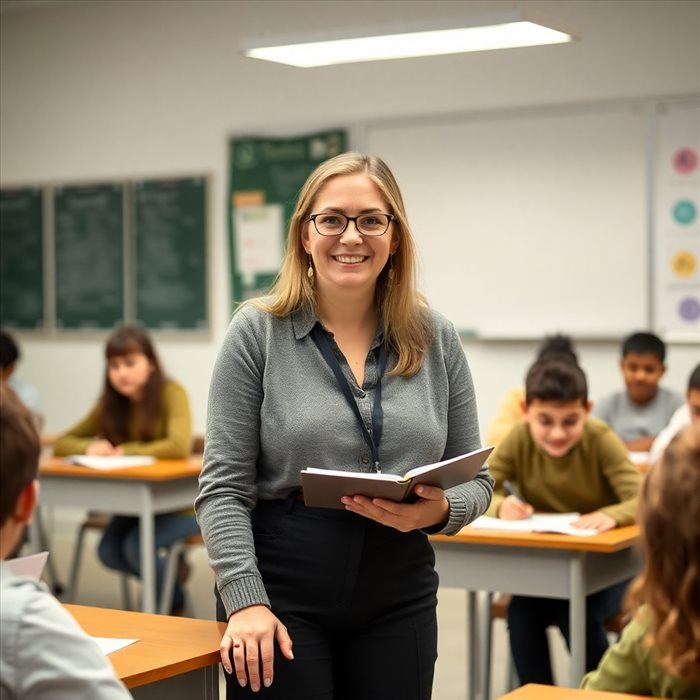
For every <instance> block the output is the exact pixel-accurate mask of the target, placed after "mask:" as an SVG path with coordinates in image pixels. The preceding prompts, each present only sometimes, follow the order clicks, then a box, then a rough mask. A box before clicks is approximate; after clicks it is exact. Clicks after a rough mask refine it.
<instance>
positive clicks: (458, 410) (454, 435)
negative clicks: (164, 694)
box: [195, 306, 493, 615]
mask: <svg viewBox="0 0 700 700" xmlns="http://www.w3.org/2000/svg"><path fill="white" fill-rule="evenodd" d="M431 313H432V319H433V323H434V338H433V341H432V345H431V347H430V349H429V352H428V353H427V354H426V357H425V359H424V362H423V365H422V367H421V369H420V371H419V372H418V373H417V374H415V375H414V376H412V377H389V376H387V375H386V373H385V375H384V378H383V379H382V408H383V411H384V431H383V436H382V440H381V444H380V445H379V457H380V463H381V469H382V471H383V472H386V473H393V474H403V473H404V472H406V471H408V470H409V469H411V468H413V467H416V466H420V465H423V464H430V463H433V462H438V461H440V460H443V459H448V458H450V457H453V456H456V455H459V454H463V453H466V452H470V451H471V450H474V449H477V448H478V447H479V446H480V439H479V426H478V418H477V411H476V401H475V397H474V389H473V385H472V380H471V375H470V372H469V367H468V365H467V360H466V358H465V356H464V351H463V349H462V345H461V343H460V340H459V336H458V335H457V333H456V331H455V329H454V326H453V325H452V324H451V323H450V322H449V321H447V320H446V319H445V318H444V317H443V316H441V315H440V314H438V313H436V312H431ZM317 322H318V319H317V318H316V317H315V316H311V315H309V314H305V313H304V312H302V311H297V312H295V313H293V314H291V315H289V316H287V317H285V318H277V317H274V316H272V315H270V314H267V313H265V312H263V311H260V310H259V309H257V308H255V307H251V306H247V307H244V308H243V309H241V310H240V311H239V312H238V313H236V315H235V316H234V318H233V320H232V321H231V324H230V326H229V328H228V331H227V332H226V336H225V338H224V343H223V346H222V347H221V350H220V351H219V355H218V357H217V360H216V364H215V366H214V371H213V375H212V382H211V387H210V391H209V403H208V410H207V429H206V439H205V445H206V447H205V453H204V464H203V468H202V473H201V476H200V479H199V486H200V492H199V496H198V497H197V500H196V502H195V509H196V511H197V518H198V520H199V524H200V527H201V529H202V533H203V535H204V539H205V542H206V545H207V551H208V553H209V560H210V563H211V565H212V567H213V569H214V572H215V574H216V581H217V585H218V588H219V592H220V593H221V597H222V600H223V603H224V606H225V608H226V611H227V614H228V615H230V614H231V613H233V612H235V611H236V610H239V609H241V608H244V607H247V606H250V605H256V604H263V605H269V600H268V597H267V594H266V593H265V588H264V585H263V581H262V578H261V576H260V573H259V571H258V568H257V560H256V558H255V546H254V543H253V536H252V531H251V524H250V512H251V510H252V509H253V508H254V507H255V503H256V501H257V499H277V498H285V497H286V496H287V495H289V493H290V492H291V491H293V490H295V489H298V488H299V487H300V483H301V480H300V476H299V472H300V470H302V469H305V468H307V467H320V468H322V467H327V468H330V469H347V470H352V471H372V470H373V468H374V467H373V464H372V459H371V453H370V450H369V448H368V446H367V443H366V442H365V440H364V439H363V436H362V434H361V432H360V426H359V425H358V421H357V418H356V416H355V415H354V413H353V411H352V410H351V409H350V407H349V406H348V405H347V403H346V400H345V398H344V396H343V394H342V392H341V390H340V388H339V387H338V384H337V382H336V379H335V377H334V375H333V373H332V371H331V369H330V368H329V367H328V365H327V364H326V362H325V361H324V359H323V357H322V355H321V353H320V351H319V350H318V348H317V347H316V345H315V343H314V341H313V339H312V338H311V336H310V335H309V332H310V331H311V329H312V327H313V326H314V324H315V323H317ZM380 342H381V334H379V333H378V334H377V336H376V337H375V339H374V342H373V345H372V348H374V347H376V346H377V345H378V344H379V343H380ZM331 345H332V347H333V349H334V352H335V353H336V356H337V357H338V359H339V362H340V365H341V368H342V369H343V372H344V374H345V376H346V377H347V379H348V382H349V383H350V387H351V389H352V391H353V394H354V397H355V399H356V401H357V404H358V407H359V408H360V412H361V414H362V417H363V419H364V421H365V424H366V425H367V426H368V427H370V428H371V424H372V421H371V415H372V402H373V398H374V391H375V388H376V386H377V367H376V361H375V354H374V352H371V351H370V353H368V356H367V361H366V366H365V382H364V385H363V386H362V387H359V386H358V385H357V382H356V380H355V378H354V376H353V374H352V372H351V370H350V368H349V366H348V364H347V362H346V361H345V358H344V357H343V355H342V353H341V352H340V350H339V349H338V347H337V345H336V344H335V342H334V341H333V340H332V338H331ZM392 366H393V364H392V359H391V357H390V359H389V366H388V369H387V372H388V370H390V369H391V367H392ZM492 491H493V481H492V479H491V477H490V476H489V474H488V469H487V468H486V467H484V468H483V469H482V471H481V472H480V473H479V475H478V476H477V477H476V479H474V480H473V481H471V482H470V483H468V484H463V485H462V486H458V487H456V488H454V489H450V490H449V491H448V492H447V497H448V500H449V503H450V515H449V520H448V523H447V525H446V526H445V527H444V529H443V530H442V531H441V532H443V533H446V534H454V533H455V532H457V531H458V530H459V529H460V528H462V527H463V526H464V525H465V524H467V523H469V522H471V521H472V520H474V518H476V517H478V516H479V515H481V514H482V513H483V512H484V511H485V510H486V508H487V507H488V505H489V502H490V500H491V494H492Z"/></svg>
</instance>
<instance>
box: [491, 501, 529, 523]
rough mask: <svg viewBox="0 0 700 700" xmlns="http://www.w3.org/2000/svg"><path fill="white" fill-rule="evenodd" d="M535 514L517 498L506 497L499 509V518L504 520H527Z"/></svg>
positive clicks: (526, 504)
mask: <svg viewBox="0 0 700 700" xmlns="http://www.w3.org/2000/svg"><path fill="white" fill-rule="evenodd" d="M534 512H535V510H534V508H533V507H532V506H531V505H530V504H529V503H525V502H524V501H521V500H520V499H519V498H518V497H517V496H506V497H505V498H504V499H503V501H502V503H501V505H500V506H499V507H498V517H499V518H503V520H526V519H527V518H529V517H530V516H531V515H532V514H533V513H534Z"/></svg>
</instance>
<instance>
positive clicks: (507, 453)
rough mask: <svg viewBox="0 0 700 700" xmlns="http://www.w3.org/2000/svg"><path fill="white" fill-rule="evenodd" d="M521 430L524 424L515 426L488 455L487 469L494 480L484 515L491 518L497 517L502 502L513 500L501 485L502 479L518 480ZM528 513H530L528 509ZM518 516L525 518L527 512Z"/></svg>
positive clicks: (525, 428)
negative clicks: (490, 497) (489, 502)
mask: <svg viewBox="0 0 700 700" xmlns="http://www.w3.org/2000/svg"><path fill="white" fill-rule="evenodd" d="M522 430H527V427H526V426H524V427H523V426H516V427H515V428H513V429H512V430H510V431H509V433H508V434H507V435H506V436H505V438H503V440H501V442H499V443H498V445H497V446H496V449H495V450H494V451H493V452H492V453H491V456H490V457H489V470H490V471H491V476H492V477H493V479H494V481H495V485H494V487H493V498H492V499H491V505H490V506H489V507H488V509H487V510H486V515H490V516H491V517H492V518H497V517H499V515H500V514H501V513H500V511H501V506H503V504H504V502H505V501H506V500H507V499H509V500H511V501H512V500H514V498H513V496H509V495H508V492H507V491H506V489H505V487H504V486H503V482H504V481H506V480H507V481H515V482H517V481H518V471H519V470H518V460H519V455H518V453H519V449H518V446H519V444H520V433H521V432H522ZM529 513H530V514H531V513H532V509H530V511H529ZM520 517H522V518H525V517H527V514H525V513H523V514H522V515H521V516H520Z"/></svg>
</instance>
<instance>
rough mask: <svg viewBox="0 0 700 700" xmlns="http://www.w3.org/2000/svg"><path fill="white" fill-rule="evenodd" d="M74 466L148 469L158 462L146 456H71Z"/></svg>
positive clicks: (69, 458) (69, 459) (70, 459)
mask: <svg viewBox="0 0 700 700" xmlns="http://www.w3.org/2000/svg"><path fill="white" fill-rule="evenodd" d="M67 459H68V461H69V462H71V463H72V464H77V465H79V466H81V467H88V468H90V469H124V468H125V467H147V466H148V465H150V464H153V463H154V462H155V461H156V458H155V457H148V456H146V455H119V456H115V457H93V456H91V455H70V457H68V458H67Z"/></svg>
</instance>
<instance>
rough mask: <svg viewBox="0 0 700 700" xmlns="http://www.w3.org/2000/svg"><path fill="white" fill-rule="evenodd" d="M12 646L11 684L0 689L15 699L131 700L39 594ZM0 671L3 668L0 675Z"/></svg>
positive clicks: (69, 622) (59, 610)
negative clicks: (14, 694) (10, 689)
mask: <svg viewBox="0 0 700 700" xmlns="http://www.w3.org/2000/svg"><path fill="white" fill-rule="evenodd" d="M3 642H5V640H3ZM12 643H13V646H14V647H15V648H14V650H13V651H14V654H13V660H12V664H11V666H10V667H9V668H8V669H7V670H8V674H10V675H11V678H7V679H6V678H3V688H4V684H5V682H8V683H11V685H12V686H13V687H14V688H16V689H17V690H18V692H17V697H22V698H25V697H26V698H32V699H33V700H95V698H100V700H127V699H128V698H131V695H130V694H129V691H128V690H127V689H126V688H125V687H124V685H122V683H121V681H119V680H118V679H117V678H116V677H115V675H114V669H113V668H112V665H111V664H110V663H109V661H108V660H107V659H106V658H105V656H104V655H103V654H102V652H101V651H100V649H99V647H98V646H97V644H96V643H95V642H94V641H93V640H92V639H90V638H89V637H88V636H87V635H86V634H85V632H83V630H82V629H81V628H80V626H79V625H78V623H77V622H76V621H75V619H74V618H73V617H72V616H71V615H70V614H69V613H68V612H67V611H66V610H65V609H64V608H63V607H62V606H61V604H60V603H59V602H58V601H57V600H56V599H55V598H54V597H53V596H52V595H51V594H49V593H48V592H47V591H41V590H38V591H37V592H36V594H34V595H32V596H31V598H30V599H29V600H28V601H27V603H26V605H25V606H24V609H23V610H22V616H21V618H20V621H19V626H18V629H17V634H16V636H15V638H14V640H12ZM3 646H5V643H3ZM3 662H4V659H3ZM5 670H6V666H5V664H4V663H3V675H5ZM3 697H4V693H3Z"/></svg>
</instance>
